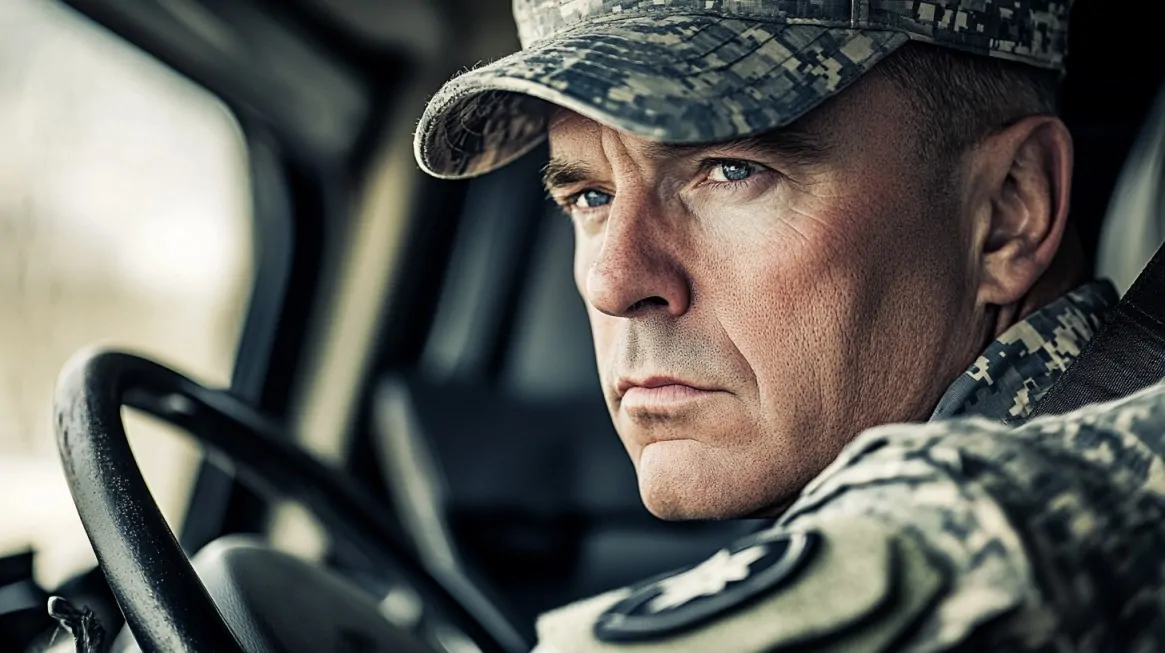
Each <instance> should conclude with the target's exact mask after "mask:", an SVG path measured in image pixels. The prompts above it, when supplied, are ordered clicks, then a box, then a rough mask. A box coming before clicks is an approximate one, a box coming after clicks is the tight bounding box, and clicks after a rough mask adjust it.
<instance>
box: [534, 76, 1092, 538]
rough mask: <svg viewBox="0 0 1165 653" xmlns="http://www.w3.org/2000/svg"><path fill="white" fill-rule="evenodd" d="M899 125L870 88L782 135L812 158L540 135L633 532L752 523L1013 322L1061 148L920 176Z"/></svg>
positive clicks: (558, 127)
mask: <svg viewBox="0 0 1165 653" xmlns="http://www.w3.org/2000/svg"><path fill="white" fill-rule="evenodd" d="M912 118H913V116H912V113H911V108H910V104H909V102H908V101H907V99H906V98H905V97H904V95H903V91H902V90H901V89H900V88H899V87H897V86H895V85H894V84H892V83H891V82H889V81H886V80H884V79H881V78H879V77H877V76H874V75H871V76H869V79H867V80H863V81H861V82H859V83H858V84H857V85H856V86H855V87H853V88H851V89H849V90H847V91H845V92H843V93H842V94H840V95H839V96H838V97H837V98H835V99H834V100H831V101H830V102H829V103H827V104H826V105H824V106H823V107H821V108H818V109H816V110H814V111H813V112H811V113H810V114H809V115H808V116H807V117H806V118H804V119H802V120H801V121H800V122H799V123H797V124H796V125H795V126H794V127H795V130H796V132H797V133H798V134H801V135H802V136H803V138H800V139H795V140H797V141H798V142H802V141H810V142H812V144H813V145H812V147H801V148H789V147H777V146H771V147H758V146H754V145H744V144H723V145H716V146H710V147H704V148H679V149H676V148H663V147H660V146H658V145H655V144H653V143H651V142H648V141H646V140H644V139H641V138H637V137H634V136H631V135H628V134H625V133H620V132H617V131H615V130H613V129H610V128H607V127H604V126H602V125H600V124H599V123H596V122H594V121H591V120H589V119H587V118H584V117H581V116H579V115H576V114H573V113H570V112H568V111H565V110H560V111H558V112H557V113H556V114H555V116H554V118H553V120H552V124H551V127H550V144H551V158H552V162H551V165H550V167H549V168H548V174H547V186H548V189H549V190H550V192H551V194H552V195H553V196H554V197H555V199H556V200H557V201H558V202H559V203H560V204H561V205H563V207H564V209H565V210H566V212H567V213H568V214H569V215H570V217H571V219H572V221H573V223H574V226H575V238H576V240H575V243H576V249H575V261H574V275H575V280H576V283H577V286H578V289H579V292H580V293H581V294H582V297H583V298H584V300H585V301H586V304H587V310H588V313H589V316H590V322H591V326H592V331H593V336H594V344H595V351H596V357H597V361H598V368H599V373H600V378H601V381H602V387H603V393H604V395H605V397H606V401H607V404H608V408H609V410H610V413H611V416H612V419H613V420H614V423H615V426H616V429H617V430H618V432H619V435H620V438H621V439H622V441H623V444H624V445H625V446H626V449H627V451H628V453H629V454H630V457H631V460H632V462H633V463H634V465H635V468H636V470H637V473H638V477H639V484H640V491H641V495H642V498H643V500H644V502H645V504H646V505H647V507H648V509H649V510H651V511H652V512H653V513H654V514H656V515H658V516H660V517H663V518H668V519H688V518H727V517H736V516H744V515H751V514H771V513H772V511H773V510H774V509H775V508H776V507H778V506H779V505H781V504H783V503H785V502H787V501H788V500H790V499H791V498H792V497H793V496H795V494H796V493H797V491H798V490H799V489H800V488H801V487H803V486H804V484H805V483H807V482H808V481H809V480H810V479H811V478H812V477H814V476H815V475H817V474H818V473H819V472H820V471H821V470H822V469H823V468H824V467H825V466H826V465H827V464H828V463H829V462H830V461H831V460H833V459H834V458H835V457H836V456H837V454H838V453H839V451H840V450H841V449H842V447H844V446H845V444H847V443H848V442H849V441H850V440H851V439H852V438H853V437H854V436H855V435H856V434H858V433H859V432H860V431H862V430H863V429H865V428H868V427H871V426H875V425H878V424H885V423H890V422H901V421H916V420H925V419H926V418H927V417H928V416H929V414H930V412H931V411H932V409H933V407H934V405H935V404H936V402H937V401H938V399H939V397H940V396H941V394H942V392H943V391H944V390H945V388H946V387H947V385H948V384H949V383H950V382H951V381H952V380H953V379H954V378H955V377H956V376H957V375H959V374H960V373H961V372H963V370H965V369H966V367H967V366H968V365H969V364H971V363H972V362H973V361H974V359H975V357H976V356H977V355H978V353H979V352H980V351H981V350H982V348H983V347H984V346H985V345H986V343H987V342H988V341H989V340H990V339H992V338H993V337H995V336H996V335H997V334H998V333H999V332H1001V331H1002V330H1003V329H1005V328H1006V327H1007V326H1008V325H1009V324H1011V323H1012V322H1014V320H1015V319H1016V317H1017V316H1019V315H1020V314H1021V312H1022V310H1023V308H1022V307H1023V303H1024V299H1025V297H1029V296H1030V294H1031V291H1032V289H1033V286H1035V285H1036V281H1037V280H1038V279H1039V277H1040V276H1041V274H1043V272H1044V271H1046V270H1047V268H1048V267H1049V265H1050V263H1051V260H1052V258H1053V256H1054V254H1055V252H1056V249H1057V247H1058V244H1059V240H1060V235H1061V233H1062V231H1063V223H1064V220H1065V213H1066V197H1067V195H1066V193H1067V186H1068V185H1069V183H1070V181H1069V180H1070V174H1071V142H1070V139H1069V137H1068V135H1067V132H1066V131H1064V130H1063V126H1062V124H1061V123H1060V122H1059V121H1058V120H1056V119H1054V118H1047V119H1039V118H1032V119H1030V120H1028V121H1025V122H1022V123H1020V124H1019V125H1017V126H1015V127H1012V128H1010V129H1009V130H1008V131H1007V132H1005V133H1003V134H1001V135H998V136H995V137H993V139H994V140H991V141H990V142H987V143H985V144H983V145H982V146H981V147H979V148H976V149H974V150H973V151H972V152H971V153H969V154H968V155H967V156H965V157H963V158H962V159H961V160H958V161H954V162H952V163H951V165H949V166H936V165H935V164H934V163H933V162H930V161H925V160H923V158H922V155H921V153H920V152H921V150H920V149H919V148H917V147H915V137H914V135H913V132H912V128H913V125H914V122H913V121H912ZM1013 132H1014V133H1013ZM806 150H808V151H806ZM645 386H658V387H645Z"/></svg>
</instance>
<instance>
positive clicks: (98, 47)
mask: <svg viewBox="0 0 1165 653" xmlns="http://www.w3.org/2000/svg"><path fill="white" fill-rule="evenodd" d="M1114 6H1117V5H1114V4H1113V3H1102V2H1100V1H1099V0H1078V2H1076V4H1075V7H1074V10H1073V21H1074V27H1073V32H1072V55H1071V57H1070V59H1069V71H1068V75H1067V77H1066V80H1065V86H1064V117H1065V120H1066V122H1067V123H1068V125H1069V127H1070V129H1071V130H1072V131H1073V134H1074V137H1075V140H1076V148H1077V166H1076V181H1075V184H1074V187H1073V197H1072V202H1073V209H1072V210H1073V215H1074V219H1075V220H1076V221H1077V225H1078V227H1079V228H1080V231H1081V233H1082V237H1083V240H1084V245H1085V247H1086V249H1088V250H1089V251H1090V252H1094V253H1095V264H1096V273H1097V274H1098V275H1100V276H1107V277H1110V278H1112V279H1114V280H1115V281H1116V282H1117V284H1118V286H1120V287H1121V288H1122V289H1123V288H1127V286H1128V284H1129V283H1131V281H1132V279H1133V278H1135V276H1136V275H1137V274H1138V273H1139V271H1140V269H1141V267H1142V266H1143V265H1144V263H1145V262H1146V261H1147V260H1148V258H1149V257H1150V255H1151V254H1152V253H1153V251H1155V250H1156V247H1157V245H1158V244H1159V243H1160V242H1161V241H1162V239H1163V238H1165V226H1163V225H1165V220H1163V219H1162V218H1163V216H1165V211H1162V196H1161V179H1162V174H1163V170H1165V167H1163V166H1162V161H1163V160H1165V100H1161V99H1158V89H1159V86H1160V81H1161V78H1162V73H1163V72H1165V57H1163V56H1161V54H1160V53H1159V52H1156V51H1155V50H1154V47H1153V46H1154V44H1155V43H1156V42H1157V41H1158V40H1159V35H1157V34H1156V33H1155V30H1156V26H1155V24H1154V23H1153V22H1152V21H1147V20H1145V21H1136V20H1129V19H1128V17H1129V16H1130V15H1135V11H1134V10H1135V9H1136V8H1137V7H1138V6H1148V5H1147V4H1143V3H1137V2H1132V1H1129V0H1126V2H1124V3H1121V4H1120V5H1119V7H1120V10H1119V11H1115V10H1114V9H1113V7H1114ZM516 47H517V38H516V30H515V27H514V24H513V21H512V18H511V16H510V0H133V1H130V0H0V650H8V649H7V648H5V647H6V646H9V641H10V640H6V639H5V636H6V634H7V632H9V631H7V630H6V629H7V628H9V627H10V626H11V624H13V623H16V622H15V621H13V619H15V617H13V615H16V616H17V617H19V619H20V620H21V621H20V623H21V624H22V625H21V628H22V629H25V630H28V631H29V632H32V631H33V630H35V629H38V628H45V627H48V626H47V625H46V624H45V623H44V622H43V621H44V620H45V619H47V617H46V616H45V615H44V614H43V613H44V610H43V605H44V604H43V602H42V601H40V598H43V597H41V595H40V594H38V592H42V593H43V591H45V590H47V591H59V592H61V593H63V594H65V595H66V596H78V597H82V598H83V600H84V601H85V602H86V603H87V604H90V605H94V606H97V608H99V612H101V614H102V617H103V619H105V620H107V623H108V624H109V626H110V627H111V628H117V627H119V625H120V624H119V622H118V620H119V618H120V615H119V613H118V612H117V608H116V606H115V605H114V604H113V603H112V599H111V597H110V596H109V595H108V591H107V589H103V583H104V581H103V577H102V576H101V574H100V573H99V572H98V571H96V570H95V568H94V558H93V554H92V552H91V551H90V548H89V544H88V541H87V539H86V537H85V534H84V531H83V530H82V529H81V526H80V522H79V520H78V518H77V516H76V512H75V509H74V507H73V503H72V500H71V499H70V496H69V492H68V489H67V487H66V485H65V481H64V476H63V473H62V470H61V466H60V462H59V459H58V456H57V453H56V443H55V437H54V433H53V428H52V424H53V422H52V419H53V417H52V415H53V413H52V406H53V388H54V383H55V380H56V377H57V375H58V373H59V372H60V370H61V368H62V366H63V365H64V364H65V362H66V361H67V360H68V359H69V358H70V357H71V356H72V355H74V354H75V353H76V352H77V351H79V350H81V349H82V348H84V347H89V346H92V345H95V344H102V345H105V346H113V347H117V348H123V349H128V350H131V351H134V352H138V353H141V354H144V355H146V356H148V357H151V358H154V359H156V360H158V361H160V362H162V363H164V364H166V365H169V366H171V367H174V368H176V369H178V370H180V371H182V372H184V373H186V374H188V375H190V376H192V377H193V378H195V379H196V380H198V381H201V382H202V383H204V384H206V385H209V386H212V387H216V388H227V389H229V391H230V392H231V393H232V394H234V395H235V396H237V397H240V398H242V399H243V400H245V401H247V402H248V403H250V404H252V405H253V406H255V407H257V408H258V409H259V410H261V411H263V412H264V413H266V414H267V415H269V416H270V417H271V418H272V419H273V420H274V421H276V422H277V423H278V424H279V425H280V427H281V428H282V429H283V430H284V432H283V433H282V434H281V437H284V438H286V440H287V441H289V442H292V443H295V444H296V445H298V446H301V447H303V449H305V450H306V451H308V452H310V453H311V454H313V455H315V456H316V457H318V458H319V459H321V460H323V461H325V462H327V463H328V464H330V465H332V466H333V467H334V468H335V469H336V470H337V471H338V472H339V473H341V474H342V475H343V476H344V477H345V478H348V479H351V480H352V481H354V482H355V483H357V484H358V485H359V487H360V488H361V489H362V490H363V491H365V492H367V493H368V495H369V496H371V497H373V499H374V500H375V501H376V502H377V503H378V504H379V505H382V506H384V507H385V508H386V510H387V512H388V514H390V515H391V518H392V520H393V524H394V526H395V527H396V528H398V529H399V531H400V533H401V534H402V538H404V539H405V540H407V541H408V542H409V544H410V545H411V546H412V547H413V548H414V549H415V550H416V552H417V555H418V557H419V558H421V559H422V560H423V562H424V564H426V565H429V566H431V567H432V566H438V567H441V568H444V569H448V570H451V573H455V574H458V575H460V576H463V577H465V578H467V579H471V581H472V582H473V583H474V584H475V585H477V586H479V587H481V588H483V590H484V591H486V592H487V594H488V595H489V596H490V597H491V598H492V599H494V600H496V602H497V604H498V605H499V606H503V607H504V608H505V610H506V612H507V614H509V615H511V616H512V621H513V623H514V624H517V625H518V626H519V628H520V629H522V630H523V631H524V632H526V634H529V633H530V631H531V630H532V626H531V624H532V623H533V619H534V616H535V615H536V614H538V613H540V612H541V611H544V610H546V609H549V608H551V607H553V606H556V605H560V604H562V603H565V602H568V601H570V600H573V599H577V598H581V597H583V596H587V595H591V594H595V593H598V592H600V591H603V590H606V589H609V588H611V587H617V586H620V585H623V584H626V583H629V582H632V581H635V580H640V579H642V578H644V577H646V576H650V575H653V574H655V573H659V572H662V571H665V570H668V569H673V568H676V567H679V566H682V565H684V564H688V563H690V562H694V561H696V560H699V559H701V558H703V557H704V556H706V555H707V554H709V553H711V552H713V551H714V550H716V549H717V548H718V547H719V546H720V545H721V544H722V543H723V542H725V541H726V540H728V539H729V538H731V537H733V536H735V535H737V534H739V533H741V532H744V531H746V530H748V529H749V528H752V527H754V526H755V525H750V524H748V523H721V524H665V523H661V522H659V521H658V520H655V519H654V518H653V517H651V516H650V515H649V514H647V513H646V511H645V510H644V509H643V507H642V505H641V503H640V501H639V497H638V492H637V486H636V481H635V478H634V475H633V473H632V470H631V466H630V463H629V462H628V461H627V457H626V454H625V453H624V452H623V450H622V447H621V445H620V444H619V443H618V440H617V438H616V436H615V434H614V432H613V429H612V428H611V425H610V420H609V418H608V416H607V414H606V410H605V408H604V406H603V403H602V401H601V397H600V395H599V392H598V385H597V374H596V371H595V365H594V360H593V353H592V350H591V344H590V334H589V330H588V327H587V323H586V317H585V312H584V309H583V306H582V303H581V300H580V299H579V298H578V295H577V293H576V291H575V290H574V287H573V281H572V279H571V272H570V261H571V257H572V235H571V229H570V226H569V223H568V220H566V219H565V218H564V217H563V216H562V215H561V213H560V212H558V211H557V210H555V208H554V207H553V206H551V205H550V204H549V203H548V202H547V201H546V198H545V195H544V192H543V191H542V189H541V187H540V181H539V171H540V169H541V166H542V165H543V160H544V157H545V155H546V152H545V149H538V150H536V151H534V152H532V153H530V154H529V155H528V156H526V157H524V158H523V159H521V160H519V161H517V162H516V163H515V164H513V165H511V166H509V167H507V168H505V169H503V170H500V171H498V172H496V173H493V174H491V175H487V176H485V177H482V178H480V179H475V180H473V181H464V182H444V181H436V180H433V179H429V178H427V177H425V176H424V175H422V174H421V173H420V172H419V171H418V170H417V168H416V165H415V163H414V160H413V154H412V130H413V128H414V126H415V125H416V121H417V119H418V118H419V116H420V112H421V111H422V109H423V107H424V103H425V100H426V99H427V98H428V97H429V96H430V95H431V94H432V93H434V92H435V91H436V89H437V88H438V87H439V85H440V84H441V83H442V82H443V81H444V80H446V79H448V78H449V77H450V76H452V75H453V74H455V73H456V72H458V71H460V70H463V69H465V68H466V67H470V66H474V65H476V64H478V63H481V62H484V61H490V60H493V59H496V58H498V57H500V56H504V55H505V54H507V53H509V52H512V51H513V50H514V49H515V48H516ZM1146 117H1147V118H1146ZM126 417H127V420H128V431H129V434H130V438H131V443H132V445H133V449H134V452H135V454H136V455H137V457H138V460H139V463H140V465H141V467H142V470H143V473H144V475H145V477H146V480H147V481H148V483H149V485H150V488H151V491H152V492H153V494H154V496H155V498H156V499H157V501H158V503H159V505H160V506H161V508H162V510H163V513H164V514H165V515H166V517H167V519H168V521H169V523H170V525H171V527H172V528H173V530H174V532H175V534H176V536H177V538H178V539H179V542H180V543H181V545H182V546H183V547H184V548H185V550H186V551H187V552H188V553H190V554H193V553H195V552H196V551H198V550H200V549H201V548H202V547H203V546H204V545H206V544H207V543H208V542H211V541H213V540H215V539H216V538H219V537H221V536H223V535H226V534H230V533H252V534H258V535H260V536H262V537H264V538H266V539H267V540H268V541H269V542H270V543H271V544H272V546H274V547H277V548H279V549H281V550H284V551H287V552H290V553H293V554H295V555H298V556H302V557H306V558H309V559H312V560H314V561H317V562H320V563H321V564H326V565H328V566H329V567H331V568H332V569H335V570H337V571H339V572H341V573H344V574H345V575H347V576H349V577H351V578H354V579H357V580H358V581H359V582H360V583H361V584H362V585H363V586H364V587H365V588H367V589H368V590H369V591H370V592H373V593H379V595H380V596H383V597H386V601H387V597H392V596H397V595H396V594H394V590H395V589H399V587H400V585H399V579H398V578H395V577H394V574H393V570H386V569H370V568H368V565H367V564H366V563H365V561H364V560H363V559H362V558H361V556H360V555H357V554H356V553H355V552H353V551H352V550H351V548H350V547H348V546H346V544H345V543H344V542H342V541H338V538H334V537H332V534H330V533H328V532H327V530H326V529H324V528H322V527H321V525H320V523H319V521H318V520H317V519H316V518H315V517H313V516H312V515H308V514H305V513H304V511H303V510H302V509H300V508H299V507H297V506H296V505H295V504H292V503H288V502H287V501H285V500H283V499H281V498H278V497H271V496H268V495H264V494H262V493H260V492H256V491H254V490H253V489H251V487H250V486H249V485H248V484H247V483H245V482H242V481H243V480H244V479H241V478H237V477H236V475H235V473H234V471H233V470H232V469H231V466H230V465H229V464H223V462H222V461H221V460H218V459H216V458H214V457H212V456H205V455H203V452H202V450H201V448H200V447H199V446H197V445H196V444H195V441H194V439H193V438H191V437H189V435H188V434H183V433H178V432H175V431H174V430H172V429H169V428H167V427H164V426H163V425H161V424H159V423H157V422H156V421H152V420H148V419H146V418H144V417H142V416H140V415H137V414H135V413H132V412H129V411H127V413H126ZM22 551H31V552H33V553H34V555H33V556H20V555H19V553H20V552H22ZM14 560H15V561H17V562H12V561H14ZM25 566H29V567H30V569H29V570H28V571H29V573H30V574H31V573H35V578H34V579H33V580H35V584H36V588H35V591H34V590H33V589H29V588H31V587H32V583H31V580H30V579H27V578H24V576H25V575H27V574H24V571H25V570H24V567H25ZM13 569H16V570H17V571H16V572H13V571H12V570H13ZM18 585H20V586H22V587H24V590H22V592H24V593H15V592H10V591H7V590H9V589H11V588H12V587H17V586H18ZM25 590H27V591H25ZM29 596H32V597H36V599H35V600H31V599H30V600H27V601H25V600H23V599H21V600H16V599H13V597H29ZM406 603H407V602H406ZM406 612H407V610H406ZM21 615H23V616H21ZM30 615H31V616H30ZM29 624H31V625H29ZM26 626H27V628H26ZM14 650H15V649H14ZM459 650H472V649H459Z"/></svg>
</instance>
